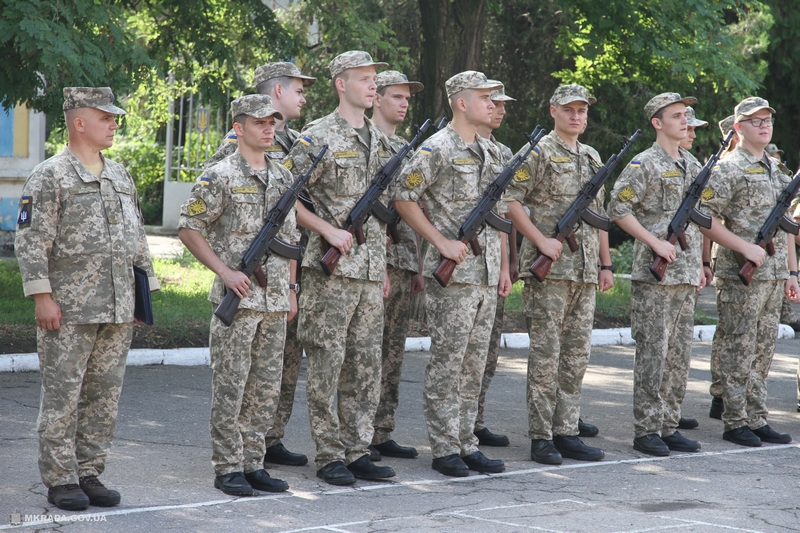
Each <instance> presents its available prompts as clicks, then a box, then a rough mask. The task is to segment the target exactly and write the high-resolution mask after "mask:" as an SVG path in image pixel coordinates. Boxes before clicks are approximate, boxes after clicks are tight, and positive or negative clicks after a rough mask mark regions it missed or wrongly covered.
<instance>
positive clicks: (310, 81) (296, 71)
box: [253, 61, 317, 87]
mask: <svg viewBox="0 0 800 533" xmlns="http://www.w3.org/2000/svg"><path fill="white" fill-rule="evenodd" d="M283 76H289V77H290V78H297V79H299V80H302V81H303V87H311V86H312V85H314V83H316V81H317V78H313V77H311V76H303V73H302V72H301V71H300V68H299V67H298V66H297V65H295V64H294V63H289V62H288V61H279V62H277V63H267V64H266V65H261V66H260V67H258V68H257V69H256V73H255V77H254V79H253V85H258V84H259V83H262V82H265V81H267V80H271V79H272V78H280V77H283Z"/></svg>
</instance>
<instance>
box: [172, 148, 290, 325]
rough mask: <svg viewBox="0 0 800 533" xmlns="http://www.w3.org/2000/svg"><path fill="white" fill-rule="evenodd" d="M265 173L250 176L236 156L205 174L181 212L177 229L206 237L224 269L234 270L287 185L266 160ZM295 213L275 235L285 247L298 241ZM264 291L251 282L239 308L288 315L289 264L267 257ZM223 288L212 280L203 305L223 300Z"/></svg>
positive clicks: (286, 175) (284, 177) (283, 171)
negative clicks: (286, 312)
mask: <svg viewBox="0 0 800 533" xmlns="http://www.w3.org/2000/svg"><path fill="white" fill-rule="evenodd" d="M267 161H268V163H269V164H268V167H267V168H266V169H264V170H257V171H254V170H253V169H252V168H251V167H250V165H249V164H248V163H247V161H245V159H244V157H242V155H241V154H240V153H239V152H238V151H236V152H234V153H233V154H232V155H230V156H228V157H226V158H225V159H223V160H222V161H220V162H219V163H217V164H216V165H214V166H212V167H211V168H208V169H206V171H205V172H204V173H203V175H202V176H200V178H198V180H197V182H196V183H195V184H194V187H192V192H191V194H190V195H189V198H188V199H187V200H186V202H184V204H183V206H181V218H180V221H179V223H178V227H180V228H190V229H193V230H197V231H204V230H205V232H206V238H207V239H208V243H209V245H210V246H211V249H212V250H213V251H214V253H215V254H217V257H219V258H220V259H221V260H222V262H224V263H225V264H226V265H227V266H228V267H229V268H232V269H234V270H238V269H239V268H240V267H241V261H242V257H243V256H244V253H245V252H246V251H247V249H248V248H249V247H250V244H251V243H252V242H253V240H254V239H255V238H256V237H257V236H258V232H259V231H261V228H262V227H263V225H264V219H265V218H266V216H267V213H269V211H270V209H272V208H273V207H275V204H276V203H277V202H278V199H279V198H280V197H281V195H282V194H283V193H284V192H286V190H287V188H288V187H289V186H290V185H291V184H292V177H291V174H290V173H289V171H287V170H286V169H285V168H283V167H282V166H281V165H278V164H276V163H273V162H272V161H271V160H269V159H267ZM299 237H300V236H299V233H298V232H297V229H296V219H295V211H294V209H293V210H292V212H291V213H289V216H287V217H286V221H285V222H284V224H283V227H282V228H281V231H279V232H278V238H280V239H282V240H284V241H286V242H296V241H297V240H298V239H299ZM262 269H263V271H264V274H265V275H266V277H267V286H266V288H262V287H259V286H258V283H257V282H256V279H255V276H252V277H251V280H250V281H251V282H252V283H251V284H250V292H249V293H248V295H247V297H246V298H244V299H243V300H242V301H241V304H240V305H239V307H240V308H242V309H252V310H254V311H265V312H281V311H288V310H289V259H287V258H285V257H282V256H280V255H278V254H275V253H271V254H269V256H268V258H267V260H266V262H265V264H264V265H263V266H262ZM225 291H226V289H225V285H224V284H223V283H222V280H221V279H220V277H219V276H216V277H215V278H214V283H213V284H212V286H211V292H210V293H209V295H208V299H209V300H211V301H212V302H214V303H215V304H216V303H219V302H221V301H222V299H223V298H224V297H225Z"/></svg>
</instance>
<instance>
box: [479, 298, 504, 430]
mask: <svg viewBox="0 0 800 533" xmlns="http://www.w3.org/2000/svg"><path fill="white" fill-rule="evenodd" d="M505 308H506V299H505V298H501V297H500V296H498V297H497V307H496V308H495V312H494V323H493V324H492V335H491V336H490V337H489V351H488V352H487V355H486V366H485V367H484V369H483V379H482V380H481V392H480V394H479V395H478V414H477V415H476V417H475V431H480V430H481V429H483V428H485V427H486V424H485V423H484V422H483V413H484V409H485V407H486V391H488V390H489V385H491V384H492V379H493V378H494V374H495V372H497V359H498V357H499V355H500V338H501V336H502V335H503V315H504V313H505Z"/></svg>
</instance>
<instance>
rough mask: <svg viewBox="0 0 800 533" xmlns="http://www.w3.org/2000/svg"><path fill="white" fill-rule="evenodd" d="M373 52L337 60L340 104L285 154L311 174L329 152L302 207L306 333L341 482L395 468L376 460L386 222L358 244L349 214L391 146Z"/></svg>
mask: <svg viewBox="0 0 800 533" xmlns="http://www.w3.org/2000/svg"><path fill="white" fill-rule="evenodd" d="M386 66H387V64H386V63H381V62H374V61H373V60H372V57H371V56H370V55H369V54H368V53H367V52H362V51H358V50H356V51H350V52H345V53H343V54H340V55H338V56H336V57H335V58H334V59H333V60H332V61H331V63H330V65H329V69H330V71H331V78H332V79H333V85H334V88H335V90H336V92H337V93H338V96H339V106H338V107H337V109H336V110H335V111H334V112H333V113H331V114H330V115H327V116H326V117H324V118H322V119H321V120H320V121H319V122H317V123H316V124H315V125H313V126H311V127H309V128H307V129H306V130H304V132H303V134H302V135H301V136H300V137H299V138H298V139H297V141H296V142H295V143H294V146H293V147H292V150H291V152H289V157H288V159H287V160H286V161H285V165H286V166H287V167H291V169H292V171H293V172H296V173H300V172H305V171H306V169H307V168H308V167H309V165H310V159H309V155H308V154H309V152H314V153H316V152H317V151H318V150H319V149H320V147H321V146H322V145H323V144H328V146H329V148H328V151H327V152H326V153H325V156H324V158H323V159H322V161H320V163H319V165H318V166H317V168H316V170H315V171H314V173H313V175H312V176H311V178H310V179H309V181H308V185H307V187H306V189H307V191H308V193H309V195H310V197H311V200H312V201H313V203H314V208H315V210H316V214H313V213H311V212H309V211H307V210H306V209H305V208H303V207H300V206H298V222H299V223H300V224H301V225H302V226H304V227H305V228H307V229H309V230H311V233H310V236H309V241H308V248H307V249H306V253H305V256H304V257H303V280H304V285H305V287H304V290H303V291H302V293H301V295H300V315H299V323H298V329H297V334H298V338H299V339H300V341H301V342H302V343H303V346H304V347H305V350H306V355H307V357H308V378H307V386H306V388H307V391H308V392H307V395H308V415H309V421H310V423H311V435H312V437H313V438H314V443H315V445H316V449H317V450H316V451H317V453H316V458H315V462H316V467H317V476H318V477H320V478H321V479H323V480H324V481H326V482H327V483H331V484H333V485H350V484H353V483H355V478H357V477H358V478H361V479H382V478H387V477H392V476H394V475H395V473H394V470H392V469H391V468H389V467H379V466H376V465H375V464H373V463H372V461H370V460H369V449H368V447H369V445H370V443H371V442H372V434H373V429H372V422H373V420H374V418H375V410H376V408H377V406H378V400H379V398H380V382H381V360H380V350H376V347H378V346H380V344H381V332H382V330H383V297H384V296H386V295H388V284H387V280H386V226H385V224H383V223H381V222H380V221H378V219H377V218H376V217H369V219H368V220H367V222H366V223H365V224H364V227H363V230H364V236H365V239H366V242H365V243H364V244H361V245H355V246H354V245H353V242H352V235H351V233H350V232H348V231H346V230H344V229H343V228H344V226H345V221H346V219H347V216H348V215H349V214H350V211H351V210H352V209H353V207H355V205H356V203H357V202H358V200H359V199H361V197H362V196H363V195H364V193H366V191H367V189H368V187H369V184H370V182H371V180H372V178H373V176H374V175H375V174H376V173H377V172H378V171H379V170H380V168H381V159H380V153H382V152H388V151H389V150H391V143H390V142H389V140H388V139H387V138H386V136H385V135H384V134H383V133H381V131H380V130H379V129H378V128H377V127H376V126H375V125H374V124H373V123H372V122H371V121H370V120H369V119H367V118H366V117H365V116H364V111H365V110H366V109H368V108H370V107H372V104H373V101H374V98H375V91H376V89H377V85H376V84H375V81H376V76H377V74H376V67H386ZM329 245H330V246H334V247H336V248H337V249H338V250H339V251H340V252H341V253H342V257H341V258H340V260H339V263H338V265H337V266H336V268H335V270H334V271H333V273H332V275H331V276H330V277H328V276H326V275H325V273H324V272H323V271H322V269H321V267H320V264H319V261H320V259H321V258H322V257H323V255H324V254H325V253H326V252H327V250H328V248H329Z"/></svg>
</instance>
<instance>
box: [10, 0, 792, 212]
mask: <svg viewBox="0 0 800 533" xmlns="http://www.w3.org/2000/svg"><path fill="white" fill-rule="evenodd" d="M795 7H796V6H793V2H791V1H790V0H764V1H748V0H681V1H680V2H679V1H677V0H651V1H649V2H641V1H638V0H606V1H605V2H596V1H590V0H560V1H555V0H542V1H536V2H534V1H530V0H528V1H523V0H505V1H502V2H500V1H495V0H416V1H413V0H367V1H364V2H361V1H354V0H335V1H334V0H305V1H302V2H298V3H296V4H294V5H293V6H292V7H291V8H289V9H286V10H278V11H275V12H273V11H272V10H271V9H269V8H268V7H266V6H265V5H264V4H263V3H262V2H261V1H260V0H205V1H203V2H185V1H181V0H148V1H142V0H119V1H115V2H102V1H100V0H74V1H73V2H62V1H57V0H0V53H2V54H3V55H4V57H6V58H7V59H6V61H4V62H3V64H2V65H0V94H4V95H5V99H4V100H3V105H4V106H5V107H8V106H10V105H13V104H14V103H15V102H18V101H28V102H29V104H30V105H32V106H33V107H35V108H37V109H41V110H44V111H46V112H47V113H48V120H49V123H48V126H49V129H50V132H51V135H50V140H49V145H48V146H49V147H50V148H51V149H54V148H55V147H57V146H58V145H59V144H62V143H63V141H64V138H63V137H64V134H63V117H62V115H61V113H60V106H61V87H64V86H70V85H94V86H97V85H110V86H112V87H113V88H114V90H115V93H116V94H117V95H119V96H120V101H121V102H122V105H123V107H125V109H126V110H128V111H129V115H128V116H127V117H126V118H125V123H124V126H123V128H122V129H121V130H120V132H119V134H118V136H117V145H116V146H115V147H114V149H113V152H112V156H113V157H116V158H117V159H120V160H121V161H123V162H124V163H125V164H126V165H127V166H128V168H129V169H130V170H131V173H132V175H133V176H134V178H135V180H136V181H137V187H138V189H139V193H140V195H141V196H142V200H143V209H144V211H145V213H146V217H147V218H148V220H149V221H150V222H153V221H156V222H157V217H159V216H160V201H161V197H160V195H161V190H160V189H161V183H162V181H163V160H164V157H165V149H164V141H165V125H166V122H167V121H168V120H169V119H170V117H169V114H168V111H167V106H168V101H169V99H170V98H178V97H179V95H180V94H188V93H190V92H194V93H195V94H196V93H199V92H202V93H203V95H204V96H206V97H208V98H211V99H212V100H213V101H215V102H217V103H218V105H221V106H227V103H228V101H229V98H234V97H236V96H239V95H241V94H244V93H246V92H248V91H250V90H252V87H251V82H252V75H253V70H254V68H255V67H256V66H258V65H260V64H264V63H266V62H268V61H278V60H291V61H295V62H296V63H297V64H298V65H300V66H301V67H302V68H303V70H304V72H306V73H308V74H311V75H313V76H316V77H317V78H318V83H317V84H316V85H314V86H313V87H311V88H310V89H309V90H308V94H307V97H308V104H307V105H306V106H305V108H304V116H303V117H302V118H301V119H300V120H299V121H297V122H299V123H301V124H302V123H304V122H307V121H309V120H311V119H313V118H318V117H320V116H323V115H325V114H327V113H329V112H330V111H331V110H332V109H333V108H334V107H335V105H336V96H335V93H334V91H333V89H332V88H331V85H330V81H329V73H328V70H327V65H328V62H329V61H330V60H331V59H332V58H333V57H334V56H336V55H337V54H338V53H340V52H342V51H345V50H349V49H363V50H367V51H369V52H370V53H371V54H372V55H373V57H375V58H376V59H380V60H383V61H387V62H388V63H389V64H390V67H391V68H395V69H398V70H402V71H404V72H406V73H407V74H408V75H409V77H410V78H411V79H416V80H419V81H422V82H423V83H424V84H425V91H424V92H422V93H420V94H418V95H415V96H414V97H413V101H412V108H411V113H410V116H409V118H408V120H407V121H406V124H405V125H404V129H405V132H406V133H408V134H410V133H411V130H412V125H413V124H415V123H417V124H418V123H421V122H423V121H424V120H425V119H426V118H432V119H437V118H439V117H441V116H443V115H447V114H448V109H447V105H446V98H445V95H444V81H445V80H446V79H447V78H448V77H450V76H451V75H452V74H454V73H456V72H459V71H461V70H466V69H475V70H481V71H483V72H485V73H486V74H487V75H488V76H489V77H491V78H496V79H499V80H501V81H503V82H504V83H505V85H506V92H507V93H508V94H509V95H511V96H513V97H515V98H516V99H517V101H516V102H510V103H509V104H507V110H508V114H507V115H506V120H505V122H504V124H503V126H502V127H501V128H500V129H499V130H498V131H497V132H496V136H497V137H498V139H499V140H500V141H501V142H504V143H506V144H508V145H509V146H510V147H511V148H512V149H514V150H516V148H518V147H519V146H521V145H522V143H523V142H524V140H525V139H524V136H523V133H524V132H528V131H530V130H531V129H533V126H534V125H535V124H536V123H540V124H542V125H543V126H545V127H551V126H552V119H551V118H550V115H549V108H548V102H549V98H550V96H551V95H552V92H553V90H554V89H555V88H556V87H557V86H558V85H560V84H562V83H580V84H583V85H585V86H586V87H588V88H589V89H590V90H591V91H592V93H593V94H594V95H595V96H596V97H597V99H598V101H597V104H595V105H594V106H592V108H591V111H590V119H589V126H588V128H587V130H586V133H585V134H584V136H583V137H582V141H583V142H585V143H587V144H590V145H592V146H594V147H595V148H597V149H598V151H599V152H600V154H601V155H602V156H603V157H604V158H606V157H608V156H610V155H611V154H612V153H613V152H616V151H617V150H618V149H619V140H620V139H621V138H622V137H623V136H626V135H630V133H632V132H633V131H634V130H636V129H637V128H642V129H643V130H644V135H643V136H642V138H641V140H640V141H639V142H638V143H637V144H636V145H635V146H634V147H633V149H632V151H631V153H630V154H629V155H630V156H632V155H633V154H635V153H636V152H637V151H641V150H643V149H645V148H646V147H647V146H649V144H650V143H651V142H652V141H653V140H654V135H653V133H652V129H651V128H649V126H648V125H647V123H646V121H645V117H644V114H643V111H642V109H643V107H644V104H645V103H646V102H647V100H649V99H650V98H651V97H652V96H653V95H654V94H657V93H659V92H664V91H674V92H679V93H681V94H682V95H693V96H696V97H697V98H698V99H699V102H698V104H697V105H696V106H695V109H696V112H697V116H698V117H699V118H701V119H703V120H708V121H709V122H710V123H711V126H710V127H708V128H701V129H699V130H698V138H697V140H696V141H695V149H694V152H695V153H696V155H697V156H698V158H699V159H701V160H704V159H705V158H706V157H708V156H709V155H710V154H711V153H712V152H714V151H715V150H716V147H717V146H718V143H719V130H718V129H717V127H716V123H717V122H718V121H719V120H721V119H722V118H724V117H726V116H727V115H729V114H731V113H732V111H733V107H734V106H735V104H736V102H738V101H739V100H741V99H742V98H744V97H746V96H749V95H754V94H758V95H760V96H763V97H765V98H767V99H769V100H770V103H771V104H772V106H773V107H775V109H776V110H777V112H778V113H777V125H776V128H775V137H774V141H775V142H776V143H778V144H779V146H781V147H782V148H783V149H784V150H785V151H786V158H787V159H788V163H789V166H790V167H795V166H796V165H797V162H798V155H800V153H799V152H800V138H797V137H796V136H795V135H793V133H794V132H793V128H792V127H791V121H790V117H792V116H795V115H796V114H797V112H798V111H800V109H798V104H797V102H798V101H800V99H799V98H798V96H800V95H798V89H797V87H798V83H796V81H797V78H798V77H799V76H800V74H798V72H800V69H798V68H797V65H796V61H797V60H796V58H798V57H800V49H798V47H799V45H798V44H797V43H798V41H797V38H798V37H800V29H798V28H800V24H797V22H800V20H798V19H799V18H800V15H798V11H797V10H796V8H795ZM312 20H316V21H317V22H318V24H319V28H320V35H319V38H317V39H309V36H308V34H307V33H308V28H309V23H310V22H311V21H312ZM170 72H172V73H173V74H174V76H175V80H176V82H175V83H174V85H172V86H171V85H170V84H169V83H168V74H169V73H170ZM298 125H299V124H295V125H294V126H295V127H297V126H298Z"/></svg>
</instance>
